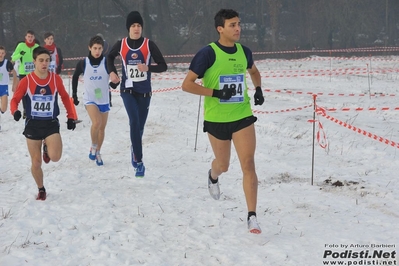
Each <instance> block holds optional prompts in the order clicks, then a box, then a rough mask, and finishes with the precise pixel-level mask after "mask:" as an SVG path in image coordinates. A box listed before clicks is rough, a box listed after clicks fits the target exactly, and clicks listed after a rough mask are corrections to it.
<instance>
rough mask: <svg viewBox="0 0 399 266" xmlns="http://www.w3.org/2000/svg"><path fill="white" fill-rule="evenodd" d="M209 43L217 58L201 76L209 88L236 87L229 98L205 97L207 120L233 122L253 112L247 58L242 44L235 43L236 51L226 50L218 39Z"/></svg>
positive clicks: (205, 118) (205, 116)
mask: <svg viewBox="0 0 399 266" xmlns="http://www.w3.org/2000/svg"><path fill="white" fill-rule="evenodd" d="M210 46H211V47H212V49H213V50H214V51H215V54H216V60H215V62H214V63H213V65H212V66H211V67H210V68H208V69H207V70H206V71H205V74H204V77H203V78H202V81H203V85H204V87H206V88H211V89H214V90H220V89H223V88H225V87H229V88H233V89H235V94H234V93H233V96H232V97H231V99H229V100H221V99H219V98H215V97H210V96H206V97H205V100H204V120H205V121H209V122H219V123H223V122H234V121H237V120H240V119H242V118H245V117H248V116H251V115H252V110H251V104H250V102H249V100H250V99H249V97H248V93H247V90H248V88H247V83H246V71H247V69H246V68H247V65H248V62H247V58H246V56H245V53H244V50H243V49H242V46H241V44H239V43H236V47H237V51H236V52H235V53H234V54H228V53H225V52H224V51H223V50H221V49H220V48H219V47H218V46H217V45H216V44H215V43H211V44H210Z"/></svg>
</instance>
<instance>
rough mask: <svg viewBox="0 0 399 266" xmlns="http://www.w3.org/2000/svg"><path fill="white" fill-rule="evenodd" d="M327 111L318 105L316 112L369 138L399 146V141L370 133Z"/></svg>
mask: <svg viewBox="0 0 399 266" xmlns="http://www.w3.org/2000/svg"><path fill="white" fill-rule="evenodd" d="M325 111H326V110H325V109H323V108H321V107H317V108H316V112H317V113H318V114H320V115H321V116H323V117H325V118H327V119H329V120H331V121H333V122H334V123H336V124H338V125H340V126H344V127H346V128H348V129H351V130H353V131H355V132H357V133H359V134H362V135H364V136H366V137H369V138H371V139H373V140H377V141H379V142H381V143H385V144H387V145H390V146H392V147H395V148H399V143H398V142H395V141H392V140H389V139H386V138H383V137H380V136H377V135H376V134H373V133H369V132H367V131H366V130H363V129H360V128H358V127H355V126H352V125H349V124H347V123H345V122H343V121H341V120H338V119H336V118H334V117H332V116H329V115H327V114H326V112H325Z"/></svg>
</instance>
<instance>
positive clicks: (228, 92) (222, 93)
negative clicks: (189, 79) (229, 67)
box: [212, 88, 233, 100]
mask: <svg viewBox="0 0 399 266" xmlns="http://www.w3.org/2000/svg"><path fill="white" fill-rule="evenodd" d="M232 95H233V89H230V88H224V89H222V90H213V92H212V97H216V98H219V99H222V100H228V99H230V98H231V96H232Z"/></svg>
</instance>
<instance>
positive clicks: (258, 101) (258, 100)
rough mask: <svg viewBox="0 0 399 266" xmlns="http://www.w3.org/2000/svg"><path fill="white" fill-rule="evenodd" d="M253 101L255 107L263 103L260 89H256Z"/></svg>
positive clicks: (263, 99)
mask: <svg viewBox="0 0 399 266" xmlns="http://www.w3.org/2000/svg"><path fill="white" fill-rule="evenodd" d="M254 100H255V105H262V104H263V102H264V101H265V98H264V97H263V92H262V89H261V87H259V86H258V87H256V91H255V94H254Z"/></svg>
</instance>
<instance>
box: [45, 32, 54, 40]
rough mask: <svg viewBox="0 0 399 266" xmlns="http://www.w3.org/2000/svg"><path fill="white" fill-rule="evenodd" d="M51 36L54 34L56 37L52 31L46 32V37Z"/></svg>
mask: <svg viewBox="0 0 399 266" xmlns="http://www.w3.org/2000/svg"><path fill="white" fill-rule="evenodd" d="M50 36H53V37H54V34H53V33H52V32H49V31H48V32H46V33H45V34H44V39H47V38H48V37H50Z"/></svg>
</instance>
